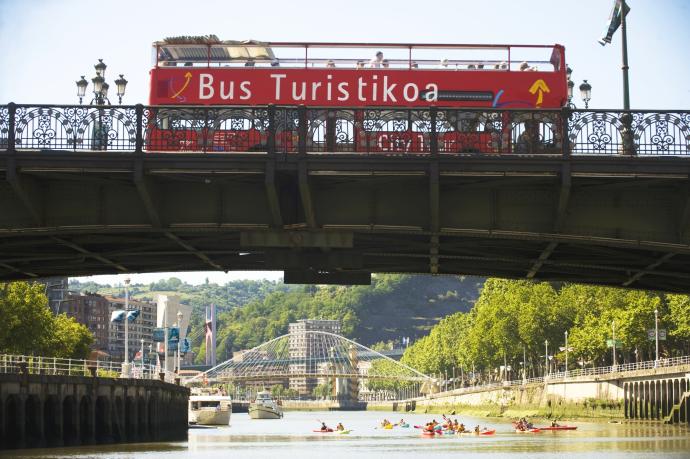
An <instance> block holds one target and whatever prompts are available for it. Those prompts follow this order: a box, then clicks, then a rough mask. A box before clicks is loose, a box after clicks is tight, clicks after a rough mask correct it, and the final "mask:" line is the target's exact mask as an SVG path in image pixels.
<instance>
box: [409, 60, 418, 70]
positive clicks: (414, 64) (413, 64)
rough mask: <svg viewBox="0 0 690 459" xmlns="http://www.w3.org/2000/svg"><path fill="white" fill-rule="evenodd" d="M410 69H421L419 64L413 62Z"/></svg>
mask: <svg viewBox="0 0 690 459" xmlns="http://www.w3.org/2000/svg"><path fill="white" fill-rule="evenodd" d="M410 67H412V68H413V69H418V68H419V64H417V63H416V62H414V61H412V64H411V66H410Z"/></svg>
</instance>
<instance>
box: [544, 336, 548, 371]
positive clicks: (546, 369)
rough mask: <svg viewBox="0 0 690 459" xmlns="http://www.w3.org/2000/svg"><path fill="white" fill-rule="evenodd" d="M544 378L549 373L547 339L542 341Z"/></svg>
mask: <svg viewBox="0 0 690 459" xmlns="http://www.w3.org/2000/svg"><path fill="white" fill-rule="evenodd" d="M544 348H545V350H544V365H545V366H544V378H546V377H547V376H548V375H549V340H548V339H547V340H545V341H544Z"/></svg>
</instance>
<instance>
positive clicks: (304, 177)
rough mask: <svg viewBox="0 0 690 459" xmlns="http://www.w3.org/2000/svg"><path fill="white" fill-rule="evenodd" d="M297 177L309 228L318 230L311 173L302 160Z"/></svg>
mask: <svg viewBox="0 0 690 459" xmlns="http://www.w3.org/2000/svg"><path fill="white" fill-rule="evenodd" d="M297 176H298V177H297V179H298V184H299V194H300V197H301V199H302V209H303V210H304V217H305V219H306V220H307V226H309V228H311V229H316V214H315V212H314V204H313V202H312V199H311V197H312V193H311V187H310V186H309V173H308V171H307V163H306V161H304V160H301V161H300V162H299V165H298V172H297Z"/></svg>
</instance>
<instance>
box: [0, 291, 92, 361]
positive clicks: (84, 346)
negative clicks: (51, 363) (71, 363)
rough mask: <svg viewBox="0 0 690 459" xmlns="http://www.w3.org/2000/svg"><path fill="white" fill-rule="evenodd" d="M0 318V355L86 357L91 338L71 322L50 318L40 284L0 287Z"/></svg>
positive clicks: (80, 326)
mask: <svg viewBox="0 0 690 459" xmlns="http://www.w3.org/2000/svg"><path fill="white" fill-rule="evenodd" d="M0 317H2V321H0V353H6V354H25V355H29V354H31V355H41V356H45V357H63V358H82V359H83V358H86V357H88V354H89V349H90V346H91V343H92V342H93V335H92V334H91V332H89V330H88V329H87V328H86V326H84V325H81V324H79V323H77V322H76V320H74V319H73V318H70V317H67V316H66V315H64V314H61V315H59V316H57V317H55V316H53V315H52V313H51V312H50V309H48V299H47V298H46V296H45V293H44V287H43V286H42V285H41V284H37V283H28V282H11V283H7V284H0Z"/></svg>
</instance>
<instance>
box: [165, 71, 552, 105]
mask: <svg viewBox="0 0 690 459" xmlns="http://www.w3.org/2000/svg"><path fill="white" fill-rule="evenodd" d="M184 77H185V78H186V79H187V81H185V82H184V85H183V86H182V89H180V90H179V91H177V92H176V93H175V94H173V95H172V96H171V97H170V98H171V99H176V98H177V96H179V95H180V94H182V91H184V90H185V89H187V86H189V82H190V81H192V72H187V73H185V74H184ZM539 81H541V80H539ZM542 83H543V82H542ZM532 94H534V93H532Z"/></svg>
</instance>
